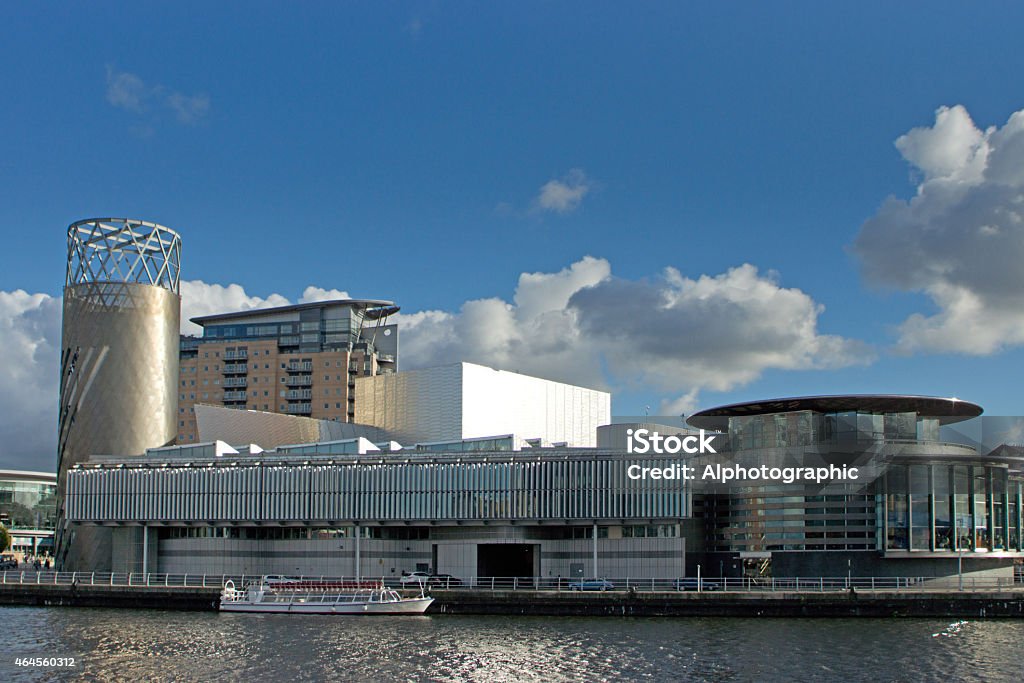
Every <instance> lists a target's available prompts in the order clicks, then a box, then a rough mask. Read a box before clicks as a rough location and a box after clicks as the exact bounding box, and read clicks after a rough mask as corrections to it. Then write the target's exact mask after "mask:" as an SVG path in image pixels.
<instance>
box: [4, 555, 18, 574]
mask: <svg viewBox="0 0 1024 683" xmlns="http://www.w3.org/2000/svg"><path fill="white" fill-rule="evenodd" d="M17 568H18V558H16V557H15V556H14V555H3V556H0V571H6V570H8V569H17Z"/></svg>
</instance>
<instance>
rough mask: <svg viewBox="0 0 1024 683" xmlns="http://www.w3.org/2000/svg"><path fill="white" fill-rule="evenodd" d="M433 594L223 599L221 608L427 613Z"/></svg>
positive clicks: (276, 611)
mask: <svg viewBox="0 0 1024 683" xmlns="http://www.w3.org/2000/svg"><path fill="white" fill-rule="evenodd" d="M433 602H434V599H433V598H412V599H409V600H402V601H401V602H366V603H359V602H355V603H353V602H337V603H334V602H281V603H274V602H222V603H221V605H220V611H221V612H256V613H262V614H350V615H358V614H362V615H378V614H423V613H424V612H426V611H427V608H428V607H430V605H431V603H433Z"/></svg>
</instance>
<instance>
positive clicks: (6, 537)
mask: <svg viewBox="0 0 1024 683" xmlns="http://www.w3.org/2000/svg"><path fill="white" fill-rule="evenodd" d="M10 547H11V533H10V532H9V531H7V527H5V526H3V525H0V553H2V552H6V551H7V549H8V548H10Z"/></svg>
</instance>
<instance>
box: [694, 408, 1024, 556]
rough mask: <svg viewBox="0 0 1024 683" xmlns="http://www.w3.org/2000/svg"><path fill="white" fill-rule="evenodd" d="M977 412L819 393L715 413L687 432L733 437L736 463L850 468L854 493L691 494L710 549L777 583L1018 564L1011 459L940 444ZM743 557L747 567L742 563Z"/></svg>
mask: <svg viewBox="0 0 1024 683" xmlns="http://www.w3.org/2000/svg"><path fill="white" fill-rule="evenodd" d="M981 413H982V409H981V407H980V406H978V405H976V404H974V403H969V402H967V401H961V400H957V399H942V398H931V397H919V396H882V395H870V396H818V397H804V398H792V399H779V400H774V401H761V402H751V403H742V404H735V405H730V406H722V407H718V408H713V409H710V410H705V411H702V412H700V413H697V414H695V415H693V416H691V417H690V418H689V420H688V422H689V424H691V425H693V426H695V427H701V428H705V429H715V430H718V431H721V432H722V433H724V434H726V435H727V437H728V444H729V446H728V449H727V452H726V453H725V454H723V456H724V457H725V458H726V459H727V460H729V461H733V462H738V463H745V464H761V463H789V464H800V463H811V464H822V463H834V464H846V465H856V466H858V467H859V468H860V469H861V470H862V471H863V472H864V473H866V474H867V477H866V478H862V479H861V480H860V481H858V482H856V483H847V484H843V485H836V484H830V485H827V486H823V485H807V484H792V485H784V484H776V483H759V482H758V483H754V485H746V484H747V483H746V482H744V483H742V484H738V485H736V486H733V487H730V488H728V489H725V490H716V491H706V492H698V493H697V495H696V501H695V509H696V511H697V512H698V514H699V515H700V516H701V517H703V519H704V522H705V527H704V528H705V538H704V541H705V547H706V549H707V551H708V552H709V553H713V554H717V555H720V556H723V557H724V558H725V559H724V563H725V564H727V565H728V566H729V567H730V568H733V567H735V568H737V569H738V568H740V567H741V566H744V565H745V568H746V570H747V571H748V573H750V570H751V569H752V568H756V572H766V571H769V570H770V571H772V572H774V573H776V574H779V573H780V571H781V573H782V574H784V575H821V574H823V573H824V574H830V573H831V574H834V575H845V574H846V573H847V572H848V571H850V572H852V571H856V572H857V573H860V574H870V575H917V576H934V575H942V574H947V573H949V572H950V571H951V570H952V571H956V566H955V564H956V562H958V561H960V560H962V556H963V555H964V554H965V553H966V554H968V559H969V560H970V566H969V569H983V570H989V569H999V568H1004V569H1006V568H1008V567H1010V566H1011V565H1012V564H1013V563H1014V562H1015V561H1017V560H1018V558H1021V557H1022V556H1024V555H1022V550H1024V548H1022V546H1021V534H1020V529H1021V518H1020V515H1021V485H1022V468H1024V458H1022V455H1024V454H1022V452H1021V450H1020V449H1019V448H1012V447H1007V446H1002V447H1001V448H997V449H994V450H988V449H982V450H979V448H978V447H977V446H975V445H970V444H965V443H948V442H943V441H941V439H940V430H941V428H942V427H943V426H944V425H951V424H955V423H957V422H961V421H963V420H967V419H970V418H974V417H977V416H979V415H981ZM738 560H747V562H740V561H738Z"/></svg>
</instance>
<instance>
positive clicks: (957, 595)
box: [0, 572, 1024, 618]
mask: <svg viewBox="0 0 1024 683" xmlns="http://www.w3.org/2000/svg"><path fill="white" fill-rule="evenodd" d="M229 578H230V579H232V580H234V581H235V582H236V584H239V585H244V583H245V582H247V581H252V580H257V579H258V578H259V577H255V576H251V577H245V576H234V577H227V576H220V575H217V576H206V575H198V574H195V575H189V574H123V573H122V574H116V573H115V574H95V573H93V574H90V573H70V572H62V573H57V572H0V605H31V606H79V607H81V606H85V607H126V608H159V609H181V610H204V611H205V610H216V609H217V605H218V601H219V596H220V591H221V587H222V586H223V583H224V581H226V580H227V579H229ZM305 578H306V579H311V580H322V579H323V580H326V579H327V578H328V577H305ZM331 580H337V581H345V580H351V578H348V579H346V578H345V577H336V578H334V577H331ZM610 583H611V584H612V585H613V586H615V588H613V589H611V590H607V591H577V590H571V589H568V588H567V586H569V585H571V582H567V581H565V580H562V581H560V582H558V583H557V584H554V585H553V586H552V585H549V586H541V587H540V589H538V587H536V586H534V585H532V582H531V583H530V585H527V582H525V581H523V582H522V584H520V580H513V579H495V580H493V581H492V580H490V579H487V580H481V581H480V582H478V583H476V584H474V585H472V586H457V587H447V588H446V587H444V586H434V587H431V588H430V589H429V591H430V593H431V594H432V595H433V597H434V598H435V603H434V605H433V606H432V607H431V609H430V612H429V613H430V614H438V615H442V614H453V615H454V614H504V615H548V616H554V615H573V616H733V617H752V616H763V617H854V616H862V617H971V618H978V617H1013V618H1024V586H1021V585H1020V584H1014V583H1012V582H1010V581H1009V580H1004V579H992V578H977V577H966V578H965V579H964V582H963V590H960V589H959V582H958V580H957V577H953V578H952V580H951V579H950V578H948V577H945V578H942V579H927V578H919V579H906V578H901V579H899V580H897V579H894V578H891V577H884V578H883V577H877V578H871V577H867V578H864V577H853V578H827V577H816V578H799V579H798V578H785V579H783V578H776V579H774V580H771V579H768V580H764V579H762V580H758V581H756V582H755V581H749V580H743V579H732V580H729V581H723V580H707V581H706V582H703V581H702V582H701V589H702V590H699V591H698V590H695V589H694V590H675V586H678V585H679V584H678V583H677V580H669V579H664V580H659V579H654V580H651V579H644V580H633V581H630V580H628V579H623V580H619V581H618V582H615V581H612V582H610ZM686 587H687V588H689V587H691V584H686ZM417 592H418V588H417Z"/></svg>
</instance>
